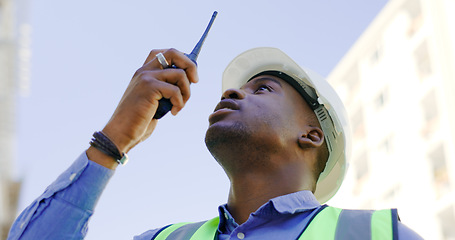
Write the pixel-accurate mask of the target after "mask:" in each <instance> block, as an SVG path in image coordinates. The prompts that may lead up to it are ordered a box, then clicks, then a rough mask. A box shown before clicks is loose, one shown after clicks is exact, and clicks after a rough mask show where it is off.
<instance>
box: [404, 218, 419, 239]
mask: <svg viewBox="0 0 455 240" xmlns="http://www.w3.org/2000/svg"><path fill="white" fill-rule="evenodd" d="M398 239H399V240H423V238H422V237H421V236H420V235H419V234H417V233H416V232H414V231H413V230H412V229H410V228H409V227H408V226H406V225H404V224H403V223H401V222H400V221H398Z"/></svg>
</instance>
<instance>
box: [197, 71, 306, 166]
mask: <svg viewBox="0 0 455 240" xmlns="http://www.w3.org/2000/svg"><path fill="white" fill-rule="evenodd" d="M305 114H313V113H312V111H311V109H310V108H309V106H308V105H307V103H306V102H305V101H304V100H303V98H302V97H301V96H300V94H299V93H298V92H297V91H296V90H295V89H294V88H293V87H291V86H290V85H289V84H288V83H286V82H285V81H284V80H282V79H280V78H278V77H275V76H271V75H261V76H258V77H256V78H254V79H252V80H251V81H249V82H248V83H246V84H245V85H243V86H242V87H241V88H240V89H229V90H227V91H226V92H224V93H223V96H222V100H221V101H220V102H219V103H218V105H217V106H216V108H215V111H214V112H213V113H212V114H211V115H210V116H209V123H210V124H209V128H208V130H207V133H206V145H207V147H208V149H209V150H210V151H211V152H212V154H213V155H214V157H215V158H217V159H218V158H219V157H220V156H217V152H216V151H217V148H219V147H221V148H225V147H228V148H231V150H232V151H248V152H251V151H268V152H270V151H272V152H273V151H274V150H276V151H277V152H281V151H280V149H283V148H289V147H290V146H291V145H295V144H297V138H298V136H299V134H300V133H299V128H300V126H301V125H302V124H305V119H306V118H305ZM220 144H221V145H220Z"/></svg>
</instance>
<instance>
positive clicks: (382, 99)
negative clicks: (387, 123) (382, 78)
mask: <svg viewBox="0 0 455 240" xmlns="http://www.w3.org/2000/svg"><path fill="white" fill-rule="evenodd" d="M373 101H374V103H373V104H374V107H375V108H376V110H380V109H382V108H383V107H384V106H385V105H386V104H387V102H388V101H389V89H388V88H387V87H386V88H384V89H383V90H382V91H381V92H379V94H378V95H377V96H376V97H375V98H374V100H373Z"/></svg>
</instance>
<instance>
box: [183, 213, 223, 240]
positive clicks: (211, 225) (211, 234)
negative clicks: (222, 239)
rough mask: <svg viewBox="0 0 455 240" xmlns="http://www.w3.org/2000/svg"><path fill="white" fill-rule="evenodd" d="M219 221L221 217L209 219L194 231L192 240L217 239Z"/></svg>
mask: <svg viewBox="0 0 455 240" xmlns="http://www.w3.org/2000/svg"><path fill="white" fill-rule="evenodd" d="M219 223H220V218H219V217H216V218H212V219H210V220H208V221H207V222H205V223H204V225H202V226H201V228H199V229H198V230H197V231H196V232H195V233H194V235H193V237H191V239H190V240H201V239H210V240H213V239H215V236H216V232H217V230H218V224H219Z"/></svg>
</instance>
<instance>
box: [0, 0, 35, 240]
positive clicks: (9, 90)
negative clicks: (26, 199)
mask: <svg viewBox="0 0 455 240" xmlns="http://www.w3.org/2000/svg"><path fill="white" fill-rule="evenodd" d="M24 4H26V2H25V1H12V0H0V155H1V157H0V239H6V237H7V234H8V231H9V228H10V226H11V224H12V222H13V220H14V219H15V217H16V208H17V202H18V195H19V189H20V185H21V184H20V183H21V181H20V180H18V179H17V177H16V176H15V174H14V163H15V160H16V127H15V123H16V111H15V109H16V100H17V95H18V93H20V92H22V93H26V90H27V85H28V84H27V83H28V75H29V71H28V69H29V68H28V62H29V57H30V51H29V40H30V38H29V33H30V27H29V25H27V24H26V23H25V22H24V21H23V20H25V18H24V17H25V15H23V14H24V11H21V12H18V11H17V10H18V9H21V10H24V9H25V8H24V7H25V5H24ZM21 14H22V15H21Z"/></svg>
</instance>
